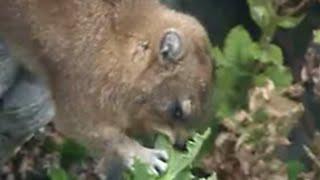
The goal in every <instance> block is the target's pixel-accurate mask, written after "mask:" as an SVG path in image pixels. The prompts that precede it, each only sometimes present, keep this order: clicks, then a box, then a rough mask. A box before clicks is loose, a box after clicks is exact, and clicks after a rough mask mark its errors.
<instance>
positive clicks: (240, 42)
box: [212, 0, 304, 118]
mask: <svg viewBox="0 0 320 180" xmlns="http://www.w3.org/2000/svg"><path fill="white" fill-rule="evenodd" d="M248 5H249V8H250V13H251V16H252V19H253V20H254V21H255V22H256V24H257V25H258V26H259V27H260V28H261V31H262V34H261V37H260V40H259V41H254V40H253V39H252V38H251V36H250V34H249V33H248V32H247V30H246V29H245V28H244V27H243V26H236V27H234V28H233V29H232V30H231V31H230V32H229V34H228V36H227V37H226V40H225V43H224V47H223V48H219V47H215V48H213V50H212V55H213V57H214V58H215V59H216V61H217V82H216V83H217V84H216V90H215V92H217V93H216V95H215V101H216V102H215V104H216V107H217V116H218V117H220V118H221V117H228V116H230V115H232V114H234V112H235V111H236V110H239V109H242V108H246V107H247V103H248V101H247V99H248V90H249V89H250V88H252V87H254V86H262V85H264V84H265V82H266V79H271V80H273V82H274V83H275V85H276V86H277V87H286V86H288V85H290V84H291V82H292V76H291V73H290V72H289V70H288V69H287V68H286V67H285V66H283V53H282V50H281V48H280V47H279V46H277V45H275V44H273V43H272V42H271V41H272V39H273V35H274V33H275V31H276V30H277V28H278V27H281V28H292V27H294V26H296V25H297V24H298V23H299V22H301V20H302V19H303V17H304V16H299V17H292V16H280V15H277V12H276V9H277V8H276V7H275V5H274V3H273V1H264V0H248Z"/></svg>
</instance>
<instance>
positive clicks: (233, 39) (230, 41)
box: [223, 26, 253, 62]
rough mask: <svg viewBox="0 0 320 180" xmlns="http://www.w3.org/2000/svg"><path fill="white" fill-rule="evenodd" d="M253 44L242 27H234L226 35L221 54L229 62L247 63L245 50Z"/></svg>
mask: <svg viewBox="0 0 320 180" xmlns="http://www.w3.org/2000/svg"><path fill="white" fill-rule="evenodd" d="M252 43H253V41H252V39H251V37H250V34H249V33H248V32H247V30H246V29H245V28H244V27H242V26H236V27H234V28H233V29H232V30H231V31H230V33H229V34H228V36H227V38H226V41H225V45H224V49H223V53H224V55H225V58H226V60H227V61H229V62H237V61H247V60H248V59H247V57H248V56H250V55H248V51H246V49H247V48H248V47H249V46H251V45H252Z"/></svg>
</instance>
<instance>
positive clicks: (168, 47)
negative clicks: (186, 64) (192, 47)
mask: <svg viewBox="0 0 320 180" xmlns="http://www.w3.org/2000/svg"><path fill="white" fill-rule="evenodd" d="M159 52H160V59H162V60H163V61H166V62H177V61H178V60H179V59H181V57H182V56H183V39H182V35H181V33H179V32H178V31H177V30H176V29H173V28H172V29H168V30H167V31H165V33H164V35H163V36H162V38H161V40H160V51H159Z"/></svg>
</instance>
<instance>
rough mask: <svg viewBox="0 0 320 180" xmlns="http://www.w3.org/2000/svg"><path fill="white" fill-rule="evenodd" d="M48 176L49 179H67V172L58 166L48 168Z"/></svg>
mask: <svg viewBox="0 0 320 180" xmlns="http://www.w3.org/2000/svg"><path fill="white" fill-rule="evenodd" d="M48 176H49V178H50V180H69V178H68V175H67V173H66V172H65V171H64V170H63V169H60V168H54V169H51V170H49V172H48Z"/></svg>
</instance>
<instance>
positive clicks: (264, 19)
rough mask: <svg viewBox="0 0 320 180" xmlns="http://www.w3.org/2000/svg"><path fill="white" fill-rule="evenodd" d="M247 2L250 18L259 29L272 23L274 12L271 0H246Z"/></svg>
mask: <svg viewBox="0 0 320 180" xmlns="http://www.w3.org/2000/svg"><path fill="white" fill-rule="evenodd" d="M247 2H248V5H249V9H250V14H251V17H252V19H253V20H254V21H255V23H256V24H257V25H258V26H259V27H260V28H261V29H266V28H268V27H270V26H271V25H272V24H273V23H274V22H273V18H274V17H275V15H276V13H275V10H274V8H273V6H272V2H271V1H266V0H247Z"/></svg>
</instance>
